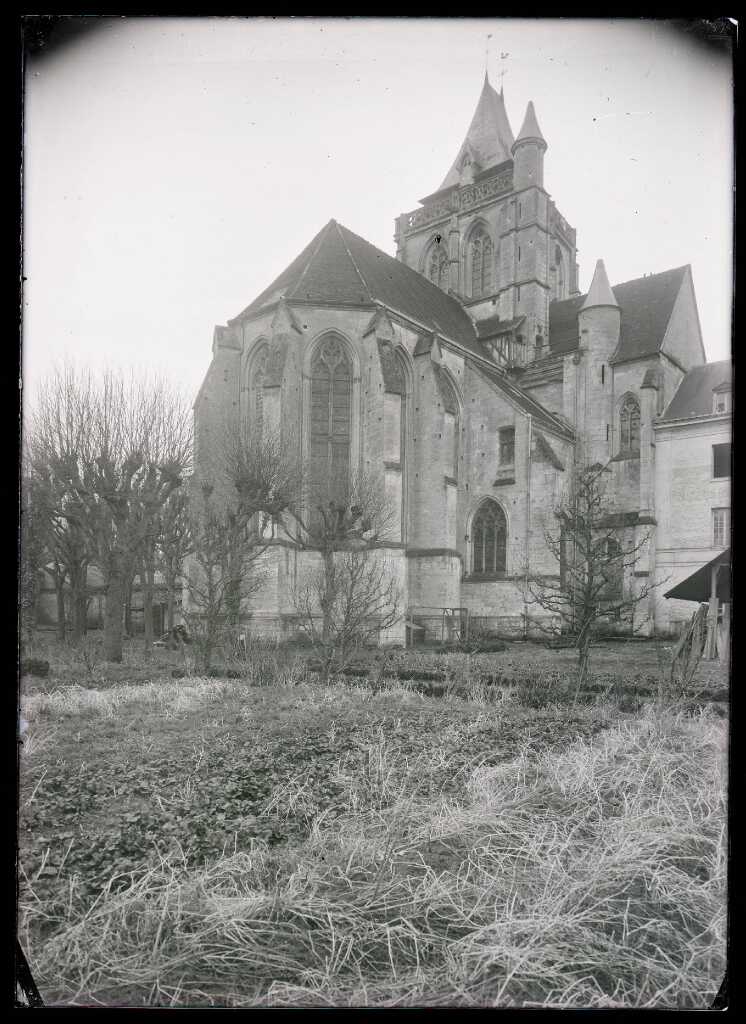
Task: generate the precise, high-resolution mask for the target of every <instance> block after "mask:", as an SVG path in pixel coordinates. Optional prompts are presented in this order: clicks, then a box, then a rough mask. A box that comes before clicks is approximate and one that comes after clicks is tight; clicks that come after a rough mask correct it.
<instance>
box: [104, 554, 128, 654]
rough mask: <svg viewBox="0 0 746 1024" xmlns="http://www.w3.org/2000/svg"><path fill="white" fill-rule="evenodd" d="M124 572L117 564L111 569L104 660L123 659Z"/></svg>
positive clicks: (107, 596) (107, 599)
mask: <svg viewBox="0 0 746 1024" xmlns="http://www.w3.org/2000/svg"><path fill="white" fill-rule="evenodd" d="M124 591H125V578H124V573H123V571H122V570H121V568H119V566H115V567H113V568H111V569H110V570H109V579H108V586H107V588H106V610H105V612H104V660H105V661H117V662H119V661H121V660H122V613H123V610H124Z"/></svg>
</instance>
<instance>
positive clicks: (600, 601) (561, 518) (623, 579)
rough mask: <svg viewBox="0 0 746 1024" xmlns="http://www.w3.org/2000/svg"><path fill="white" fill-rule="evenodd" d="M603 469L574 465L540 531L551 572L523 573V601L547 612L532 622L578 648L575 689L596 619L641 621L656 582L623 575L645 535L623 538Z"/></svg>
mask: <svg viewBox="0 0 746 1024" xmlns="http://www.w3.org/2000/svg"><path fill="white" fill-rule="evenodd" d="M608 472H609V471H608V469H607V468H606V467H605V466H602V465H600V464H598V463H597V464H593V465H591V466H578V467H575V468H574V470H573V472H572V475H571V478H570V481H569V486H568V488H567V490H566V492H565V493H564V494H563V495H562V496H561V497H560V498H559V500H558V501H557V502H556V503H555V505H554V508H553V510H552V511H553V518H554V521H555V527H554V529H553V530H547V531H546V532H545V540H546V545H547V548H548V550H549V552H550V554H551V555H552V556H553V558H554V560H555V562H556V563H557V566H558V569H559V573H558V574H555V575H548V574H545V575H533V576H532V575H531V574H527V576H526V585H527V594H526V600H527V603H528V604H532V605H534V606H538V608H540V609H542V610H543V611H544V612H546V613H548V619H549V621H548V622H546V621H544V622H542V621H541V619H538V618H537V619H535V620H534V621H535V624H536V625H537V626H538V627H539V628H542V629H544V630H546V631H549V632H563V633H569V634H570V635H571V636H572V638H573V640H574V642H575V645H576V646H577V650H578V665H577V688H578V691H579V690H580V688H581V687H582V685H583V683H584V682H585V680H586V678H587V673H588V658H589V651H590V644H591V640H592V637H593V633H594V629H595V628H596V626H597V624H598V623H599V621H600V620H605V619H609V618H611V619H621V620H622V621H624V622H625V623H626V625H627V626H628V628H629V629H630V631H636V630H639V629H640V627H641V626H642V625H643V624H644V621H645V620H644V619H643V620H642V621H638V622H636V621H635V610H636V609H638V608H640V607H641V606H642V605H643V604H644V603H646V602H647V600H648V598H649V596H650V594H651V591H652V590H653V587H654V586H655V584H651V583H649V582H647V578H645V577H643V578H641V582H640V583H639V584H638V585H637V586H636V587H632V586H630V584H629V582H628V578H629V577H630V576H631V575H632V573H633V572H634V571H635V569H636V568H638V567H639V562H640V559H641V556H642V555H643V553H644V552H645V551H646V549H647V545H648V542H649V534H648V533H647V532H646V533H645V534H644V535H643V536H638V537H637V538H632V539H629V538H625V537H624V531H623V530H622V529H620V527H619V525H618V517H617V516H616V515H615V514H614V512H613V510H612V508H611V506H610V503H609V501H608V499H607V485H606V479H607V474H608Z"/></svg>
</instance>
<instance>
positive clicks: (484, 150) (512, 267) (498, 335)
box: [395, 74, 578, 365]
mask: <svg viewBox="0 0 746 1024" xmlns="http://www.w3.org/2000/svg"><path fill="white" fill-rule="evenodd" d="M546 149H547V143H546V141H545V139H544V137H543V135H542V133H541V129H540V128H539V124H538V120H537V117H536V112H535V111H534V105H533V103H529V104H528V108H527V110H526V115H525V117H524V120H523V124H522V126H521V130H520V131H519V133H518V137H517V138H515V137H514V136H513V132H512V130H511V127H510V122H509V120H508V115H507V112H506V110H505V103H504V98H503V93H502V90H501V91H500V92H499V93H498V92H497V91H496V90H495V89H494V88H493V87H492V85H491V84H490V82H489V78H488V76H487V75H486V74H485V78H484V85H483V87H482V93H481V95H480V97H479V102H478V103H477V108H476V110H475V112H474V116H473V118H472V121H471V124H470V125H469V129H468V131H467V133H466V138H465V139H464V141H463V143H462V144H461V146H460V148H459V150H458V153H457V155H456V159H455V160H454V162H453V164H452V166H451V169H450V170H449V172H448V174H447V175H446V177H445V178H444V179H443V182H442V183H441V185H440V188H439V189H438V190H437V191H436V192H434V193H432V194H431V195H429V196H426V197H425V198H424V199H422V200H421V201H420V202H421V207H420V209H417V210H413V211H411V212H410V213H404V214H402V215H401V216H400V217H398V218H397V219H396V233H395V240H396V245H397V257H398V259H400V260H402V261H403V262H404V263H406V264H407V265H408V266H410V267H412V268H414V269H415V270H418V271H419V272H420V273H422V274H424V275H425V276H426V277H428V278H429V279H430V280H431V281H433V282H434V283H435V284H437V285H438V286H439V287H441V288H442V289H443V290H445V291H448V292H450V293H451V294H452V295H453V296H454V297H455V298H457V299H458V300H459V301H460V302H461V303H462V305H463V306H464V307H465V308H466V310H467V312H468V313H469V315H470V317H471V318H472V319H473V320H474V321H475V322H476V324H477V328H478V331H479V336H480V338H481V340H482V341H484V342H485V343H486V344H487V345H488V346H489V347H490V348H491V349H492V351H493V354H494V356H495V358H496V359H497V360H498V361H499V362H504V363H506V364H508V365H525V364H526V363H528V362H531V361H533V360H534V359H537V358H540V357H541V356H542V355H543V354H545V353H546V351H547V339H548V331H549V303H550V302H551V301H552V300H553V299H564V298H568V297H570V296H571V295H575V294H577V290H578V289H577V278H578V268H577V262H576V245H575V230H574V229H573V228H572V227H570V225H569V224H568V223H567V221H566V220H565V219H564V218H563V217H562V216H561V214H560V213H559V212H558V210H557V208H556V206H555V205H554V203H553V202H552V200H551V198H550V196H549V194H548V193H547V191H546V190H545V188H544V153H545V152H546Z"/></svg>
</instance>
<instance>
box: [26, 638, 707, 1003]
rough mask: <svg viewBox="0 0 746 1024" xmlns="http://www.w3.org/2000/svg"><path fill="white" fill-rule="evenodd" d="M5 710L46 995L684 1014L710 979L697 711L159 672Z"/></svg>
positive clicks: (701, 733) (35, 955)
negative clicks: (633, 711) (15, 728)
mask: <svg viewBox="0 0 746 1024" xmlns="http://www.w3.org/2000/svg"><path fill="white" fill-rule="evenodd" d="M496 657H497V656H496ZM545 704H546V702H545ZM24 714H25V717H26V718H27V719H28V721H29V723H30V725H29V733H28V739H27V743H26V746H25V749H24V752H23V756H22V780H21V781H22V787H21V872H22V876H21V906H20V910H21V915H20V916H21V940H22V942H23V944H24V948H25V949H26V951H27V954H28V957H29V960H30V962H31V966H32V969H33V971H34V975H35V977H36V979H37V982H38V984H39V986H40V988H41V990H42V995H43V997H44V998H45V1000H46V1001H47V1002H56V1003H58V1004H70V1003H85V1004H92V1003H100V1004H104V1005H125V1004H129V1005H157V1006H203V1005H220V1006H260V1005H334V1006H336V1005H381V1006H393V1005H422V1004H430V1005H465V1006H466V1005H474V1006H476V1005H505V1006H516V1005H561V1006H584V1005H594V1006H645V1005H657V1006H690V1007H693V1006H707V1005H709V1002H711V1000H712V998H713V996H714V994H715V992H716V991H717V988H718V986H719V984H720V981H721V979H722V973H723V970H724V956H725V948H724V941H725V939H724V928H725V916H724V915H725V834H724V828H725V824H724V823H725V813H724V792H725V787H724V775H723V772H724V767H723V766H724V749H725V748H724V744H725V735H726V732H725V724H724V723H723V722H722V721H719V720H716V719H715V718H713V716H712V715H711V714H709V713H708V712H702V713H699V714H697V715H696V716H694V717H692V716H689V717H685V716H683V715H681V714H679V715H672V714H667V713H665V712H662V713H661V712H656V711H655V709H653V708H650V709H648V711H647V712H645V713H644V714H641V715H636V716H631V715H623V714H620V713H619V711H618V710H617V709H616V708H615V707H613V706H612V705H608V704H595V705H593V706H582V705H579V706H577V707H573V706H569V705H565V706H560V705H557V706H552V705H551V704H548V705H547V706H544V707H541V708H526V707H522V706H520V704H519V703H517V701H515V700H514V699H508V700H504V701H501V702H499V703H492V702H487V701H481V702H478V701H476V702H475V701H465V700H463V699H456V698H453V697H451V696H449V695H446V696H445V697H443V698H442V699H439V700H434V699H432V698H428V697H425V696H422V695H420V694H417V693H413V692H411V691H408V690H406V689H404V688H403V687H402V686H401V685H394V684H392V685H391V686H388V687H383V688H382V689H380V691H379V692H373V691H372V690H371V689H365V688H356V687H352V686H348V685H344V684H341V683H338V684H334V685H331V686H329V687H326V688H321V687H316V686H314V685H312V684H309V683H307V682H301V683H300V684H299V685H292V686H291V685H277V684H276V683H275V684H271V685H264V686H248V685H247V683H246V682H245V681H244V680H230V681H219V680H212V679H211V680H201V679H184V680H178V681H177V680H172V679H163V678H155V679H153V680H151V681H150V682H137V683H134V684H132V683H130V684H127V683H118V684H114V685H111V686H109V687H108V688H106V689H98V688H96V687H91V686H81V685H66V686H63V687H60V688H58V689H49V690H44V689H37V690H36V692H34V693H31V694H29V695H28V696H27V697H26V699H25V701H24Z"/></svg>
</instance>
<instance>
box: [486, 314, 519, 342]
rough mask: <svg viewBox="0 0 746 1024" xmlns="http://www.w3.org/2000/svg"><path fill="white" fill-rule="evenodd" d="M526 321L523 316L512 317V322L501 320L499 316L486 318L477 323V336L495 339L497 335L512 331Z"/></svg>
mask: <svg viewBox="0 0 746 1024" xmlns="http://www.w3.org/2000/svg"><path fill="white" fill-rule="evenodd" d="M525 319H526V317H525V316H514V317H513V319H512V320H501V319H500V317H499V316H488V317H486V318H485V319H484V320H478V321H477V334H478V335H479V337H480V338H495V337H497V335H498V334H507V333H508V332H509V331H513V330H514V329H515V328H516V327H517V326H518V325H519V324H522V323H523V321H524V320H525Z"/></svg>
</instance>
